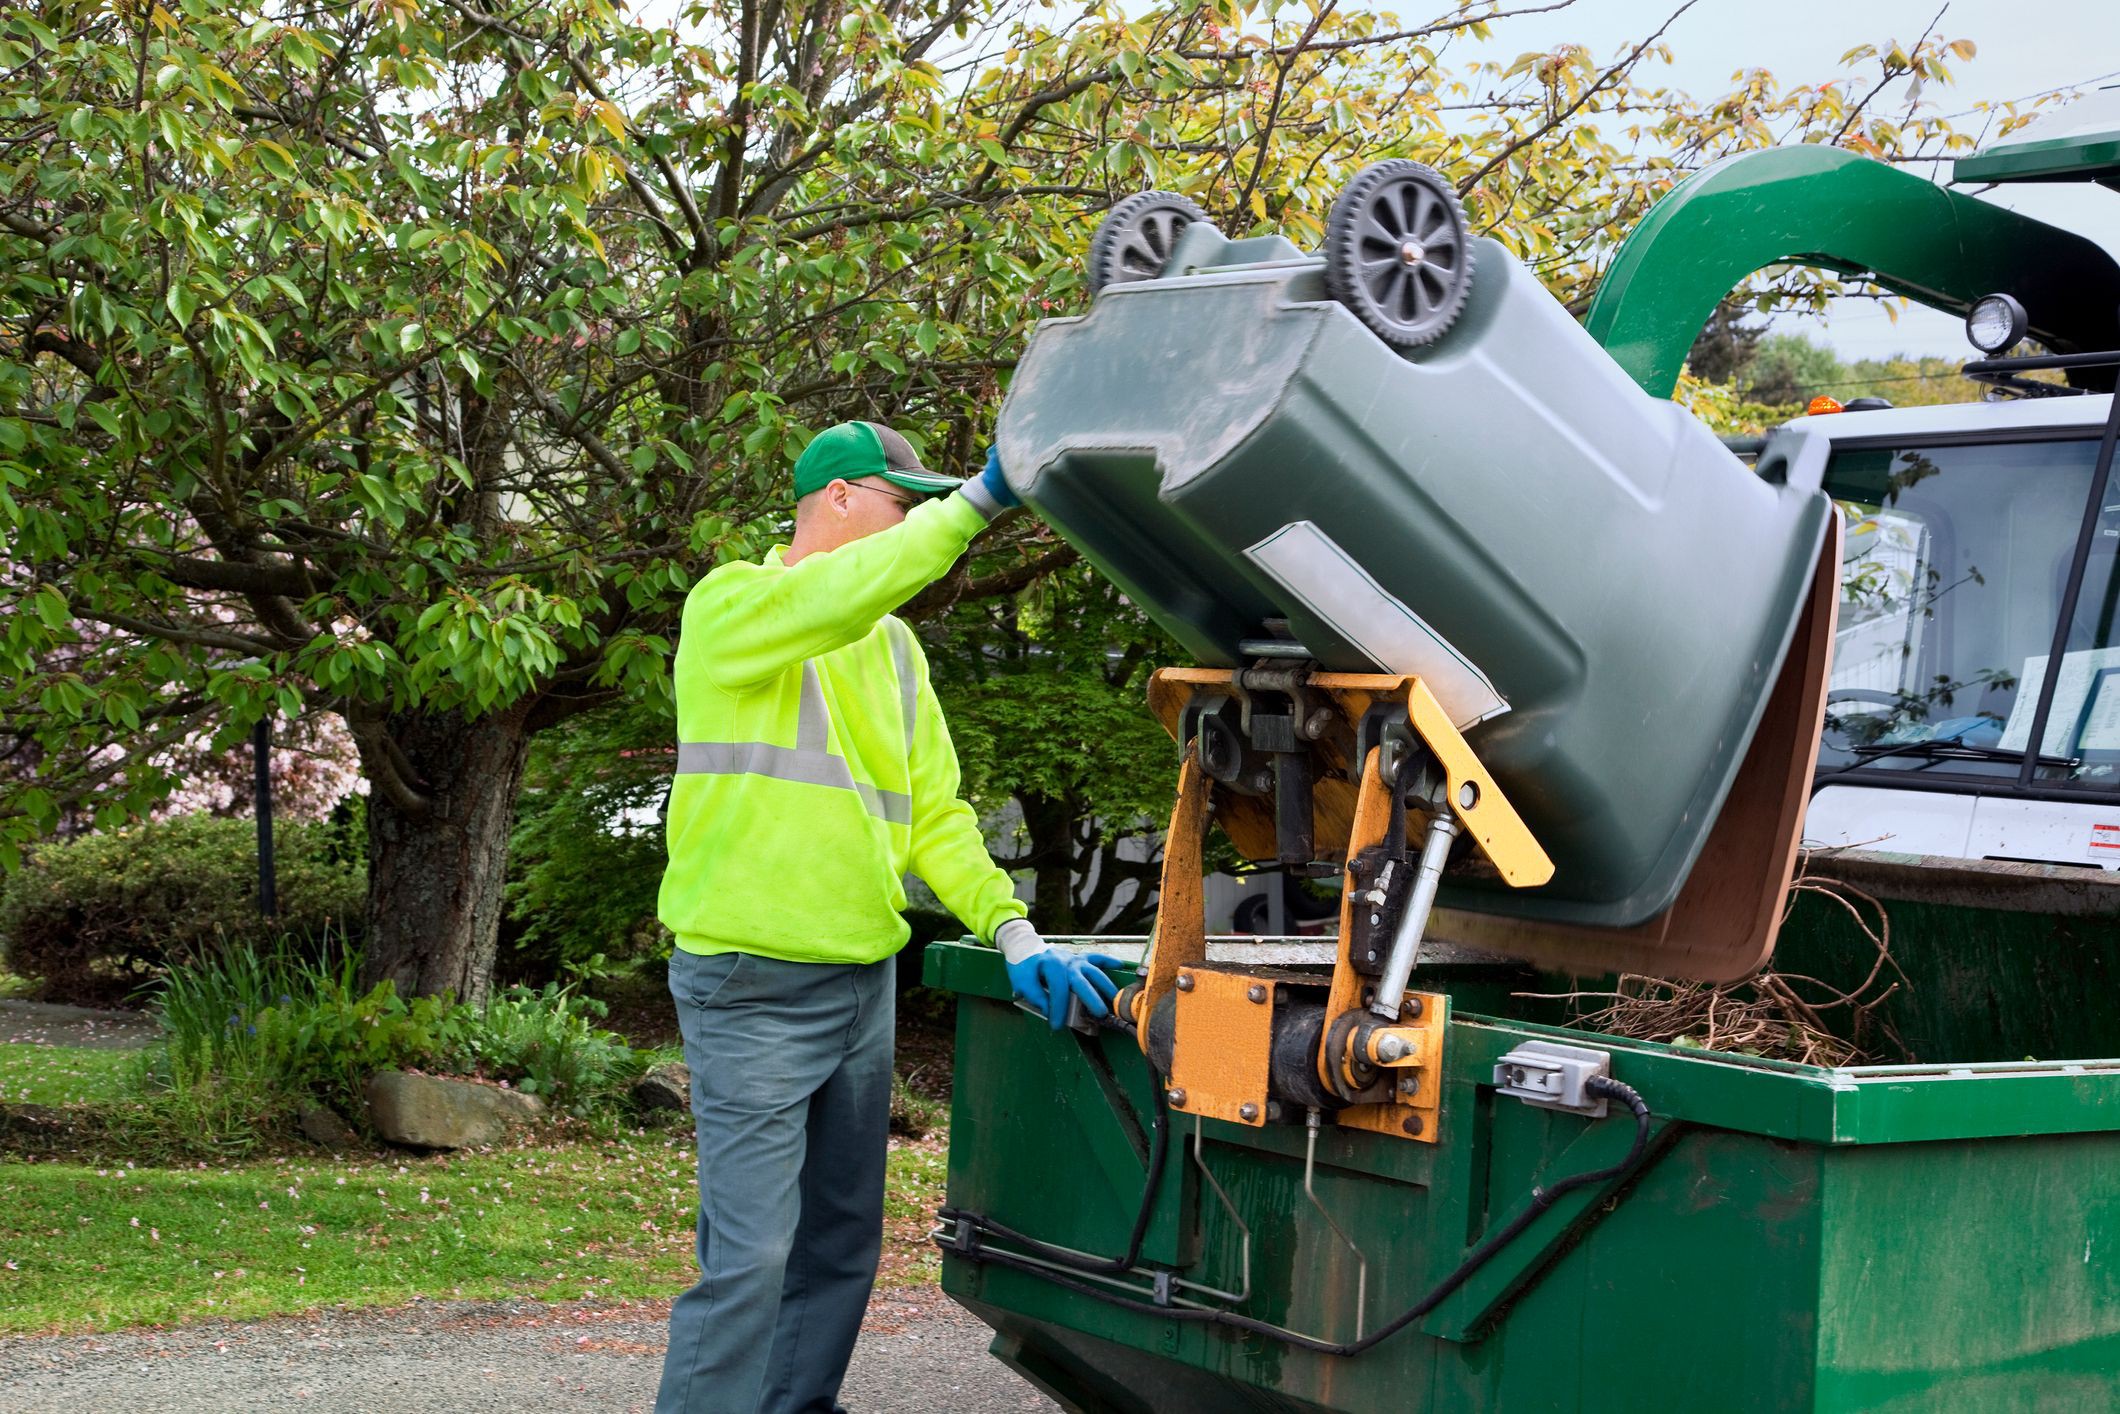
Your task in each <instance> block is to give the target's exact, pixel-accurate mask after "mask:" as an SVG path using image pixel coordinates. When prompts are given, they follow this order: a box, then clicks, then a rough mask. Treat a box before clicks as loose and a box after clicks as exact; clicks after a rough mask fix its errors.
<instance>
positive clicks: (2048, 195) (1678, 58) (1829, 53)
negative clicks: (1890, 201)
mask: <svg viewBox="0 0 2120 1414" xmlns="http://www.w3.org/2000/svg"><path fill="white" fill-rule="evenodd" d="M1520 3H1535V0H1514V3H1511V4H1509V5H1508V6H1507V7H1506V8H1516V6H1517V4H1520ZM1678 3H1679V0H1576V3H1575V4H1573V5H1571V6H1569V7H1568V8H1567V9H1565V10H1561V11H1558V12H1556V13H1553V14H1550V15H1524V16H1520V17H1518V18H1515V19H1511V20H1508V21H1505V22H1502V23H1499V24H1497V25H1496V26H1495V38H1494V40H1493V41H1492V42H1491V44H1490V46H1489V48H1490V50H1491V51H1492V57H1500V58H1504V59H1507V58H1513V57H1514V56H1515V55H1516V54H1519V53H1522V52H1524V51H1526V50H1530V49H1545V48H1550V47H1551V46H1553V45H1555V44H1560V43H1566V42H1570V41H1573V42H1577V43H1582V44H1587V45H1588V46H1589V47H1590V49H1591V51H1592V53H1594V54H1596V55H1597V56H1598V57H1600V58H1606V59H1610V58H1612V57H1616V55H1617V53H1618V52H1619V50H1620V49H1621V47H1622V45H1623V44H1628V43H1630V42H1639V41H1640V40H1641V39H1642V38H1643V37H1644V36H1646V35H1648V34H1651V33H1653V32H1654V31H1655V29H1656V27H1657V26H1658V25H1659V24H1661V23H1662V22H1663V21H1664V20H1665V19H1667V18H1668V17H1669V16H1670V14H1671V12H1672V11H1673V10H1674V9H1676V8H1677V6H1678ZM1397 8H1399V9H1401V10H1409V9H1412V8H1417V7H1412V6H1408V5H1406V4H1405V3H1404V0H1398V4H1397ZM1939 9H1941V10H1943V11H1944V14H1943V18H1942V20H1941V21H1940V22H1939V23H1938V25H1937V30H1938V32H1939V33H1941V34H1943V35H1946V36H1948V37H1950V38H1952V39H1970V40H1972V41H1973V42H1974V43H1976V44H1977V45H1978V46H1979V53H1978V54H1977V55H1976V56H1975V57H1974V58H1973V59H1972V60H1970V61H1968V62H1964V63H1959V64H1955V65H1953V66H1952V74H1953V77H1955V78H1956V80H1957V82H1956V84H1955V85H1954V86H1952V87H1951V88H1947V89H1943V90H1940V91H1939V90H1935V89H1931V90H1930V96H1932V97H1935V98H1937V99H1939V101H1940V104H1941V107H1942V110H1943V111H1944V112H1946V113H1955V112H1958V111H1959V110H1961V109H1967V108H1970V107H1972V106H1973V105H1974V104H1975V103H1978V102H1981V101H1983V100H1986V101H1992V102H2001V101H2004V100H2008V99H2021V98H2026V97H2029V96H2031V95H2033V94H2037V93H2040V92H2043V91H2045V90H2049V89H2054V88H2059V87H2064V86H2081V87H2102V86H2104V85H2108V84H2116V83H2120V0H1951V3H1950V4H1949V5H1948V6H1947V7H1946V6H1945V5H1944V4H1943V0H1698V3H1697V4H1695V5H1694V7H1693V8H1692V9H1691V10H1689V11H1687V12H1686V13H1685V14H1684V15H1681V16H1680V17H1679V18H1678V20H1677V21H1676V22H1675V23H1674V24H1673V25H1672V26H1671V28H1670V30H1669V31H1668V32H1667V33H1666V34H1665V36H1664V38H1665V42H1666V43H1668V44H1669V45H1670V46H1671V50H1672V59H1673V62H1672V63H1671V64H1670V65H1669V66H1668V67H1664V66H1658V67H1657V68H1653V69H1651V70H1648V71H1647V72H1646V73H1645V75H1644V77H1647V78H1651V79H1659V80H1660V81H1662V82H1665V83H1669V84H1670V85H1671V86H1673V87H1675V88H1681V89H1684V90H1686V91H1687V92H1689V93H1694V94H1707V93H1714V92H1718V91H1721V90H1723V89H1726V88H1727V87H1728V86H1729V82H1730V79H1731V77H1732V75H1733V74H1735V73H1736V72H1737V71H1738V70H1739V69H1742V68H1751V67H1755V66H1763V67H1765V68H1768V69H1771V70H1773V72H1774V74H1775V76H1776V77H1777V78H1779V79H1781V80H1782V82H1783V83H1784V84H1795V83H1816V82H1818V81H1820V80H1821V79H1825V78H1830V77H1832V76H1833V75H1835V74H1836V73H1838V72H1839V62H1840V56H1841V55H1842V54H1844V53H1846V52H1847V51H1848V50H1849V49H1851V48H1853V47H1855V46H1856V45H1857V44H1862V43H1874V44H1878V45H1880V46H1882V45H1883V44H1884V42H1885V41H1887V40H1895V39H1896V40H1898V41H1900V42H1901V43H1903V44H1908V45H1911V44H1912V43H1913V42H1914V40H1915V38H1916V37H1917V36H1918V35H1920V34H1921V32H1922V31H1923V30H1924V29H1926V28H1927V27H1928V25H1929V22H1930V21H1931V20H1932V19H1934V18H1935V16H1936V12H1937V11H1938V10H1939ZM1459 52H1460V53H1463V52H1464V51H1462V50H1460V51H1459ZM1885 96H1886V97H1891V96H1893V91H1892V90H1887V92H1886V95H1885ZM1969 121H1970V120H1969ZM1943 175H1945V176H1946V177H1947V175H1948V174H1947V173H1945V174H1943ZM1984 199H1986V200H1991V201H1996V202H1999V203H2001V204H2003V205H2006V206H2010V207H2013V208H2015V209H2016V210H2019V211H2023V212H2024V213H2026V214H2027V215H2031V216H2036V217H2039V218H2040V219H2041V220H2045V221H2050V222H2053V223H2054V224H2055V225H2058V226H2064V227H2067V228H2068V229H2070V230H2072V231H2076V232H2078V233H2079V234H2081V235H2084V236H2088V237H2090V238H2091V239H2093V240H2096V241H2099V242H2100V243H2101V244H2103V245H2105V246H2106V247H2107V248H2108V249H2110V250H2112V251H2113V252H2114V253H2115V254H2116V255H2120V192H2113V191H2109V190H2105V189H2102V188H2096V187H2091V188H2088V189H2086V188H2084V187H2073V188H2071V187H2051V186H2027V185H2018V186H2014V187H2002V188H1997V189H1996V190H1994V191H1991V192H1989V193H1987V194H1986V196H1985V198H1984ZM1776 327H1777V328H1788V329H1792V330H1798V329H1800V330H1804V331H1807V332H1810V333H1812V334H1813V335H1814V336H1816V337H1820V338H1822V339H1823V340H1824V341H1825V342H1826V343H1828V344H1830V345H1832V346H1833V348H1834V349H1836V350H1837V351H1838V352H1839V353H1840V354H1841V355H1842V356H1843V357H1845V358H1877V357H1883V356H1886V355H1889V354H1893V353H1901V352H1904V353H1920V354H1939V355H1943V356H1946V357H1954V358H1962V357H1970V356H1972V352H1973V351H1972V349H1971V348H1970V346H1969V345H1968V344H1967V343H1966V341H1965V330H1964V325H1963V323H1962V322H1961V321H1960V320H1958V319H1955V318H1952V317H1950V316H1948V315H1942V314H1937V313H1935V312H1933V311H1930V310H1925V309H1921V308H1919V307H1911V306H1910V307H1908V308H1907V309H1906V310H1904V311H1903V312H1901V314H1900V316H1899V319H1898V322H1897V323H1896V324H1895V323H1894V322H1893V320H1892V319H1891V317H1890V316H1889V315H1888V314H1887V313H1886V312H1885V311H1884V310H1883V309H1882V308H1880V307H1879V306H1878V305H1877V304H1876V303H1874V302H1872V301H1867V300H1862V301H1848V302H1845V303H1843V304H1841V305H1840V306H1838V307H1836V308H1835V309H1834V310H1833V312H1832V313H1831V314H1830V316H1828V317H1827V319H1826V320H1825V321H1824V322H1823V323H1821V322H1820V321H1818V320H1816V319H1813V318H1801V319H1799V318H1785V319H1783V320H1781V321H1780V322H1778V323H1777V325H1776Z"/></svg>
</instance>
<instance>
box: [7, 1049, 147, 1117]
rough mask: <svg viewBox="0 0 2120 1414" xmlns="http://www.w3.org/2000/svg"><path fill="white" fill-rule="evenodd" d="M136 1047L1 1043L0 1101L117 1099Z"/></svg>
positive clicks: (70, 1102) (73, 1102)
mask: <svg viewBox="0 0 2120 1414" xmlns="http://www.w3.org/2000/svg"><path fill="white" fill-rule="evenodd" d="M138 1058H139V1052H137V1051H110V1050H94V1049H90V1048H88V1047H84V1046H39V1045H33V1044H30V1043H28V1042H18V1041H10V1042H4V1043H0V1104H12V1105H86V1104H93V1103H95V1102H97V1101H99V1100H115V1099H117V1098H119V1097H120V1095H121V1094H122V1093H123V1091H124V1084H123V1081H124V1076H125V1072H126V1070H127V1069H128V1068H129V1067H130V1066H131V1065H132V1064H133V1062H134V1061H135V1060H137V1059H138Z"/></svg>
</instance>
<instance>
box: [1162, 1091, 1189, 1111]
mask: <svg viewBox="0 0 2120 1414" xmlns="http://www.w3.org/2000/svg"><path fill="white" fill-rule="evenodd" d="M1163 1098H1164V1099H1166V1100H1168V1101H1170V1103H1171V1108H1173V1109H1183V1108H1185V1092H1184V1091H1183V1090H1172V1091H1171V1092H1170V1093H1169V1094H1167V1095H1165V1096H1164V1097H1163Z"/></svg>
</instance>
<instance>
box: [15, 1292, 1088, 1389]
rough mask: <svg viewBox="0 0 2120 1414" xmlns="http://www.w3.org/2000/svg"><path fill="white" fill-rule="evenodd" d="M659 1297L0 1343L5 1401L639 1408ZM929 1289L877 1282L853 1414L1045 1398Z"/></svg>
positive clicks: (660, 1310) (857, 1358)
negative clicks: (884, 1288)
mask: <svg viewBox="0 0 2120 1414" xmlns="http://www.w3.org/2000/svg"><path fill="white" fill-rule="evenodd" d="M666 1319H667V1307H664V1306H660V1305H650V1304H644V1303H643V1304H633V1305H625V1306H609V1307H588V1306H545V1305H538V1304H535V1303H531V1302H505V1303H496V1304H473V1303H468V1302H466V1303H448V1304H439V1303H435V1304H420V1305H415V1306H409V1307H400V1308H397V1309H393V1310H387V1311H357V1312H341V1313H332V1312H324V1313H321V1314H318V1315H316V1316H310V1317H301V1318H298V1319H292V1320H273V1321H251V1322H240V1323H239V1322H220V1323H211V1324H201V1325H195V1326H185V1327H182V1328H179V1329H173V1330H165V1331H134V1332H127V1333H123V1334H118V1335H91V1336H81V1335H72V1336H36V1337H17V1338H13V1339H9V1340H5V1341H0V1414H32V1411H34V1414H87V1411H95V1410H139V1411H148V1410H153V1411H156V1414H225V1411H236V1410H262V1409H272V1410H286V1409H301V1410H316V1411H319V1414H321V1412H322V1411H326V1410H330V1411H343V1414H400V1411H404V1414H412V1411H418V1412H419V1414H428V1412H429V1411H432V1414H444V1411H447V1414H459V1411H464V1412H465V1414H468V1412H469V1411H479V1410H496V1411H506V1414H527V1411H544V1410H570V1409H579V1410H590V1409H594V1410H602V1411H607V1412H608V1414H618V1411H635V1410H637V1411H643V1414H645V1411H647V1410H648V1409H649V1407H650V1406H651V1405H652V1403H653V1402H654V1398H655V1381H656V1377H657V1375H658V1374H659V1373H660V1371H661V1368H662V1353H663V1334H664V1321H665V1320H666ZM990 1335H991V1332H989V1331H988V1330H987V1328H986V1327H985V1326H984V1325H981V1324H980V1323H979V1322H978V1321H977V1320H975V1319H974V1318H973V1317H971V1316H969V1315H967V1314H965V1313H964V1312H963V1311H961V1310H959V1309H958V1308H957V1307H956V1306H954V1305H952V1304H951V1303H950V1302H949V1300H948V1299H947V1298H945V1297H944V1296H943V1295H942V1294H941V1293H940V1292H938V1291H936V1290H934V1289H933V1288H928V1289H924V1290H917V1291H899V1292H892V1293H889V1294H887V1295H884V1296H879V1297H878V1298H877V1300H876V1301H875V1303H874V1304H873V1305H872V1306H871V1307H870V1308H869V1319H868V1324H867V1326H866V1327H865V1329H864V1331H863V1334H862V1338H861V1344H860V1346H859V1347H858V1348H857V1349H856V1350H855V1352H854V1364H853V1368H852V1369H851V1370H850V1371H849V1372H848V1374H847V1383H846V1388H845V1390H844V1391H843V1393H842V1396H841V1398H842V1400H843V1402H844V1403H845V1404H846V1405H847V1407H848V1408H849V1409H852V1410H855V1411H858V1414H897V1412H898V1411H903V1412H904V1414H960V1412H961V1414H972V1411H977V1414H987V1411H995V1414H1003V1412H1004V1411H1005V1412H1006V1414H1015V1411H1036V1410H1045V1411H1050V1410H1053V1409H1055V1408H1056V1406H1055V1405H1053V1404H1052V1403H1051V1402H1049V1401H1048V1400H1046V1399H1045V1398H1044V1397H1043V1396H1041V1395H1040V1394H1038V1393H1037V1392H1036V1391H1035V1390H1033V1389H1032V1388H1031V1387H1030V1386H1029V1385H1028V1384H1026V1383H1024V1381H1023V1380H1021V1379H1020V1378H1018V1377H1017V1376H1016V1375H1015V1374H1014V1373H1013V1372H1011V1371H1010V1370H1009V1369H1008V1368H1007V1367H1005V1366H1004V1365H1002V1364H1001V1362H1000V1361H998V1360H996V1359H994V1358H993V1357H992V1356H990V1355H988V1354H987V1353H986V1344H987V1340H988V1338H989V1336H990Z"/></svg>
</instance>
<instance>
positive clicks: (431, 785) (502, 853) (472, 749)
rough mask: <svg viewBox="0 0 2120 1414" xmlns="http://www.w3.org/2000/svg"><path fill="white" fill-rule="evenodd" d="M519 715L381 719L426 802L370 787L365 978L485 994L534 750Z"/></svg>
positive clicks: (474, 996)
mask: <svg viewBox="0 0 2120 1414" xmlns="http://www.w3.org/2000/svg"><path fill="white" fill-rule="evenodd" d="M524 716H525V714H524V712H523V711H522V710H520V709H517V710H515V711H509V712H500V713H492V714H488V715H486V716H482V717H479V718H477V719H475V720H467V719H466V718H463V717H460V716H456V715H453V714H448V713H436V714H426V713H408V714H405V715H401V716H397V717H393V718H391V720H390V722H389V723H388V727H387V730H388V733H389V738H390V740H391V741H392V742H393V743H394V744H395V745H396V746H397V747H398V749H399V750H400V751H402V752H403V753H404V759H405V765H406V766H408V767H409V768H410V769H409V771H408V772H406V774H408V775H409V776H410V777H411V778H412V780H413V782H414V783H415V784H416V786H417V788H418V789H419V790H420V792H421V793H422V794H423V795H424V796H425V797H426V801H427V805H426V808H424V809H423V810H420V811H417V812H414V811H408V810H406V809H404V808H402V807H400V806H399V805H397V804H395V803H393V802H392V800H391V799H390V797H389V795H388V794H387V793H386V792H383V791H374V792H372V793H371V794H370V795H369V797H368V947H367V952H366V955H365V960H364V961H363V963H362V968H361V983H362V985H363V986H369V987H372V986H374V985H375V984H376V983H378V982H381V981H385V980H388V981H392V982H395V983H396V984H397V990H398V995H400V996H407V997H409V996H425V995H433V994H438V993H441V992H454V993H455V994H456V996H457V998H458V1000H460V1001H466V1002H470V1003H472V1004H473V1005H478V1004H480V1003H483V1002H484V1001H485V1000H486V992H487V989H488V988H489V987H490V986H491V985H492V982H493V957H494V952H495V949H496V948H497V947H498V946H499V943H500V923H501V907H502V899H501V886H502V883H503V881H504V876H505V874H506V870H507V864H508V830H509V826H510V825H511V824H512V823H513V822H514V819H515V798H516V794H517V792H518V791H520V790H521V788H522V784H523V767H524V765H525V763H526V762H527V761H528V759H529V755H530V732H529V730H528V728H527V726H526V725H525V721H524Z"/></svg>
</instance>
